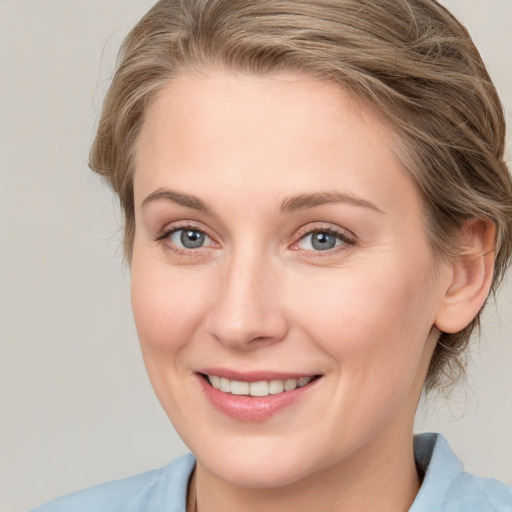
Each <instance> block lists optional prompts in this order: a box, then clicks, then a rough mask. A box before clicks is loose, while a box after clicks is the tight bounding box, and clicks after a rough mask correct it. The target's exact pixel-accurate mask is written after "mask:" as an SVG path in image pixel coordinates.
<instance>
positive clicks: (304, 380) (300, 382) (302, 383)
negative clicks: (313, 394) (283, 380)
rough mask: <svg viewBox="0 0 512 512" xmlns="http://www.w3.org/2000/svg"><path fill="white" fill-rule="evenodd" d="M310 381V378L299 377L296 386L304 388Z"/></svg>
mask: <svg viewBox="0 0 512 512" xmlns="http://www.w3.org/2000/svg"><path fill="white" fill-rule="evenodd" d="M311 380H312V377H301V378H300V379H297V386H299V388H301V387H303V386H305V385H306V384H309V383H310V382H311Z"/></svg>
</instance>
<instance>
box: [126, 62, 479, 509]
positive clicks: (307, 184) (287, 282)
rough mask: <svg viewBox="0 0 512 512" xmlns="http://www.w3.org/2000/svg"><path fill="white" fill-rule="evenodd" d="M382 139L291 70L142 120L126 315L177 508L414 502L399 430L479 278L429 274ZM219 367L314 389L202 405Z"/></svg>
mask: <svg viewBox="0 0 512 512" xmlns="http://www.w3.org/2000/svg"><path fill="white" fill-rule="evenodd" d="M391 138H392V130H391V129H390V128H389V127H388V126H387V125H386V124H385V123H384V122H383V121H382V120H381V119H380V117H379V116H378V115H377V114H376V113H374V112H372V111H371V110H370V109H368V108H366V107H363V106H361V105H360V104H359V103H358V102H357V101H355V100H354V99H353V98H352V97H351V96H350V95H348V94H347V93H345V92H344V91H342V90H340V89H339V88H338V87H336V86H334V85H332V84H328V83H323V82H319V81H316V80H314V79H312V78H310V77H308V76H304V75H298V74H293V73H286V74H280V75H276V76H269V77H253V76H240V75H235V74H232V73H229V72H225V71H221V70H217V71H211V70H210V71H209V72H207V73H206V72H205V74H203V75H194V76H181V77H179V78H177V79H176V80H174V81H173V82H172V83H170V84H169V86H168V87H167V88H166V89H165V90H164V91H163V92H162V93H161V94H160V95H159V96H158V97H157V98H156V99H155V101H154V102H153V104H152V105H151V107H150V108H149V110H148V112H147V116H146V120H145V124H144V127H143V129H142V133H141V136H140V140H139V144H138V148H137V155H136V172H135V182H134V187H135V204H136V233H135V240H134V252H133V259H132V303H133V309H134V314H135V320H136V324H137V330H138V333H139V338H140V342H141V347H142V353H143V356H144V361H145V364H146V367H147V370H148V374H149V376H150V379H151V382H152V385H153V387H154V389H155V391H156V393H157V396H158V398H159V400H160V402H161V403H162V405H163V407H164V409H165V411H166V412H167V414H168V416H169V418H170V419H171V421H172V422H173V424H174V426H175V428H176V429H177V431H178V433H179V434H180V436H181V437H182V438H183V439H184V441H185V442H186V443H187V445H188V446H189V448H190V449H191V451H192V452H193V453H194V455H195V456H196V458H197V467H196V471H195V474H194V480H193V485H192V486H191V492H190V496H189V508H192V509H193V507H194V505H193V502H194V499H195V498H196V497H197V509H198V510H199V512H219V511H222V512H235V511H236V512H244V511H247V512H249V511H251V512H260V511H261V512H285V511H286V512H289V511H290V510H293V511H294V512H306V511H311V510H314V511H315V512H333V511H340V512H342V511H343V512H345V511H347V512H348V511H350V512H363V511H366V512H368V511H377V510H378V511H379V512H386V511H389V512H397V511H406V510H408V509H409V507H410V506H411V504H412V502H413V501H414V498H415V496H416V494H417V492H418V489H419V486H420V478H419V476H418V474H417V471H416V466H415V463H414V457H413V446H412V426H413V420H414V414H415V411H416V408H417V404H418V400H419V396H420V393H421V389H422V386H423V382H424V379H425V375H426V372H427V369H428V365H429V361H430V359H431V356H432V353H433V350H434V347H435V343H436V340H437V337H438V334H439V330H438V328H439V329H444V330H448V329H457V328H461V327H460V325H462V324H463V323H464V322H466V320H467V319H469V320H470V319H471V318H470V317H471V314H473V315H474V314H475V313H476V311H478V309H477V308H478V304H477V303H478V301H479V300H480V298H479V297H480V295H478V300H476V299H475V300H474V301H473V302H471V307H470V306H468V305H467V304H466V302H467V301H466V302H464V304H466V307H465V309H464V308H462V307H460V308H459V309H457V306H456V305H457V304H460V303H462V302H463V301H462V300H457V297H461V296H462V293H463V291H464V290H465V289H466V288H467V287H466V286H465V285H466V281H469V278H470V277H471V279H472V280H473V281H474V276H475V275H476V274H478V272H472V273H470V272H464V271H462V270H460V268H461V267H460V266H458V267H457V266H455V265H454V264H452V263H450V264H449V263H442V264H440V265H439V269H438V271H437V272H433V268H434V262H435V260H434V256H433V254H432V251H431V248H430V246H429V243H428V240H427V237H426V234H425V226H424V214H423V211H422V206H421V202H420V199H419V197H418V194H417V192H416V189H415V187H414V185H413V184H412V182H411V180H410V179H409V177H408V176H407V174H406V173H405V172H404V170H403V169H402V166H401V164H400V161H399V160H398V158H397V157H396V155H395V154H394V153H393V151H392V149H391ZM475 233H476V234H475V238H474V240H475V244H476V245H478V243H480V244H482V243H483V242H482V240H483V239H484V238H485V236H484V234H485V233H486V231H485V230H482V232H481V234H482V236H480V234H479V231H478V230H475ZM322 244H323V245H322ZM488 266H489V265H488V264H486V265H484V266H483V268H484V269H485V268H487V267H488ZM456 269H459V270H456ZM482 283H483V284H481V288H482V289H483V288H485V286H486V283H488V278H487V277H486V278H485V279H483V281H482ZM454 290H455V291H454ZM482 293H483V292H482ZM484 299H485V297H483V299H482V301H483V300H484ZM454 305H455V306H454ZM480 305H481V304H480ZM473 310H474V311H473ZM462 311H463V313H464V314H462ZM459 313H460V314H459ZM464 315H465V316H464ZM469 320H468V321H469ZM457 322H458V323H457ZM205 368H208V370H207V371H206V370H204V369H205ZM216 372H217V373H219V374H222V372H227V373H228V374H229V372H234V373H233V374H235V373H236V375H242V377H240V379H243V376H244V375H249V374H250V373H251V372H253V373H254V372H271V373H272V375H274V374H277V375H279V372H283V373H290V372H292V373H293V374H297V375H303V376H310V377H314V380H313V381H312V382H311V384H308V385H307V386H309V387H307V388H304V393H302V394H301V395H300V398H298V399H297V400H295V401H293V403H290V404H288V405H286V406H283V407H282V408H279V410H276V412H275V413H273V414H271V415H268V416H265V417H264V419H261V418H257V417H255V416H254V415H253V416H250V415H249V416H240V414H239V412H238V411H237V410H234V412H233V414H227V413H226V409H223V410H220V409H219V407H218V406H216V405H215V404H214V403H213V402H212V401H211V399H210V398H209V394H208V393H205V389H206V390H208V389H209V388H208V386H210V384H208V380H207V379H208V377H206V376H205V375H204V374H205V373H206V374H208V375H210V374H213V375H214V376H215V375H216ZM269 374H270V373H269ZM233 380H234V379H233ZM247 380H250V379H249V377H248V378H247ZM269 380H270V377H269ZM213 393H214V394H215V393H217V396H220V397H221V400H222V399H223V396H224V395H222V393H221V392H220V391H214V392H213ZM262 400H263V401H264V400H266V399H262ZM226 407H227V409H229V407H231V405H228V406H226ZM228 412H229V410H228ZM250 412H251V411H249V413H250ZM237 415H238V416H237Z"/></svg>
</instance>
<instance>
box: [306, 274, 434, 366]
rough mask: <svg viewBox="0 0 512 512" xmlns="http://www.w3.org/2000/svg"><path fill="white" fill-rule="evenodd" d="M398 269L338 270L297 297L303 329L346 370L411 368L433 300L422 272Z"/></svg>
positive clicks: (430, 322)
mask: <svg viewBox="0 0 512 512" xmlns="http://www.w3.org/2000/svg"><path fill="white" fill-rule="evenodd" d="M399 267H400V271H397V272H393V271H392V270H389V267H388V268H387V270H386V272H382V271H380V270H379V268H376V266H375V265H374V266H373V267H369V268H370V270H365V271H357V270H356V269H348V270H346V271H345V270H340V271H339V272H337V275H336V276H326V277H325V280H324V282H323V283H322V282H318V281H317V282H316V284H315V286H314V287H312V286H311V287H309V289H310V290H311V292H310V293H308V294H304V295H302V296H301V300H302V303H301V305H300V310H301V314H300V318H301V322H302V323H303V325H304V326H305V327H304V328H305V329H308V331H309V335H310V337H311V338H312V339H316V340H317V342H318V343H321V344H322V347H323V349H324V350H325V351H326V352H327V353H329V354H330V355H331V357H332V358H333V359H335V360H336V362H337V363H338V364H339V366H340V367H343V368H345V367H346V370H347V371H349V372H354V373H355V372H361V371H363V370H365V369H367V370H369V369H370V368H371V369H372V373H373V374H375V375H378V374H380V373H381V370H382V371H388V372H389V371H390V369H392V368H397V367H399V366H400V365H402V366H403V367H404V368H402V370H400V371H407V369H408V368H411V371H412V369H415V367H416V366H415V360H417V359H418V358H419V357H420V356H421V353H422V350H423V346H424V343H425V341H426V339H427V337H428V334H429V332H430V329H431V327H432V325H433V318H434V314H433V312H434V301H433V300H432V298H431V296H432V293H431V291H430V290H429V288H430V287H429V284H428V282H427V281H428V280H427V279H425V278H424V277H423V276H424V275H428V273H425V272H423V273H421V272H417V271H412V270H411V271H405V272H404V271H403V268H404V267H401V266H399ZM397 369H398V368H397ZM369 374H370V372H368V375H369ZM368 375H367V376H368Z"/></svg>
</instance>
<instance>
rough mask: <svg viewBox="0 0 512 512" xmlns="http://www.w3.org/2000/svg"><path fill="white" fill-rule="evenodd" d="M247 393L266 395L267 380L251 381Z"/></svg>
mask: <svg viewBox="0 0 512 512" xmlns="http://www.w3.org/2000/svg"><path fill="white" fill-rule="evenodd" d="M249 394H250V395H251V396H268V382H267V381H266V380H262V381H261V382H251V384H250V386H249Z"/></svg>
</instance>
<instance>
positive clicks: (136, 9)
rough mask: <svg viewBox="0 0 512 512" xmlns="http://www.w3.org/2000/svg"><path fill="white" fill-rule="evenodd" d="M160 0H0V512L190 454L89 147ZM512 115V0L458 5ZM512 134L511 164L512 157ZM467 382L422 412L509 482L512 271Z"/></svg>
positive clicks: (465, 452)
mask: <svg viewBox="0 0 512 512" xmlns="http://www.w3.org/2000/svg"><path fill="white" fill-rule="evenodd" d="M152 3H153V2H152V1H149V0H87V1H79V0H75V1H73V0H0V172H1V175H0V198H1V200H0V223H1V234H2V235H1V236H2V243H1V251H0V261H1V273H0V322H1V338H0V344H1V354H0V406H1V408H0V436H1V437H0V512H21V511H23V510H27V509H28V508H30V507H32V506H35V505H37V504H39V503H41V502H43V501H46V500H48V499H50V498H52V497H55V496H57V495H61V494H63V493H66V492H69V491H72V490H75V489H78V488H83V487H86V486H89V485H92V484H95V483H99V482H102V481H105V480H109V479H114V478H120V477H124V476H128V475H131V474H134V473H137V472H141V471H144V470H147V469H150V468H153V467H156V466H160V465H163V464H165V463H167V462H168V461H170V460H171V459H172V458H174V457H175V456H176V455H178V454H180V453H183V452H184V451H185V450H186V448H185V447H184V446H183V444H182V443H181V441H180V440H179V439H178V438H177V436H176V434H175V433H174V432H173V430H172V427H171V426H170V424H169V422H168V420H167V418H166V416H165V414H164V413H163V412H162V410H161V409H160V406H159V404H158V403H157V400H156V398H155V397H154V396H153V392H152V390H151V388H150V385H149V382H148V380H147V378H146V375H145V371H144V368H143V364H142V360H141V357H140V354H139V348H138V343H137V339H136V334H135V329H134V325H133V321H132V318H131V311H130V301H129V283H128V282H129V273H128V271H127V269H123V267H122V264H121V250H120V248H119V241H120V238H121V237H120V234H119V231H118V227H119V224H120V222H119V219H120V216H119V213H118V210H117V205H116V201H115V199H114V198H113V197H112V196H111V194H110V193H109V191H108V190H107V189H106V187H104V186H103V185H102V184H101V183H100V182H99V180H98V179H97V178H96V177H95V176H93V175H92V173H91V172H90V171H88V169H87V165H86V162H87V153H88V149H89V145H90V143H91V140H92V137H93V133H94V127H95V123H96V121H97V119H98V116H99V111H100V106H101V100H102V98H103V95H104V92H105V89H106V86H107V84H108V80H109V77H110V76H111V73H112V71H113V69H114V60H115V54H116V52H117V48H118V46H119V43H120V41H121V40H122V38H123V36H124V35H125V34H126V32H127V31H128V29H129V28H130V27H131V26H132V24H133V23H134V22H135V21H136V20H137V19H138V18H139V17H140V16H141V15H142V14H143V13H144V12H145V11H146V9H147V8H148V7H149V6H150V5H152ZM444 3H445V4H446V5H448V6H450V7H452V9H453V11H454V12H455V13H456V14H458V15H459V17H460V18H461V19H462V20H463V21H464V23H465V24H466V25H467V26H468V27H469V29H470V31H471V33H472V34H473V36H474V39H475V41H476V43H477V45H478V47H479V48H480V50H481V52H482V54H483V56H484V60H485V61H486V62H487V64H488V68H489V70H490V73H491V75H492V77H493V78H494V80H495V83H496V85H497V87H498V90H499V92H500V94H501V96H502V98H503V101H504V103H505V106H506V110H507V118H508V121H509V123H510V121H511V117H512V116H511V111H512V69H511V68H512V64H511V57H510V55H511V52H512V30H511V27H512V0H487V1H484V0H446V1H445V2H444ZM510 155H511V152H510V137H509V159H510ZM498 300H499V304H500V307H499V309H498V310H496V308H493V306H492V305H491V307H490V308H489V313H488V314H487V316H486V321H485V322H484V330H483V333H484V336H483V337H482V339H481V340H480V341H479V342H476V343H475V346H474V350H473V352H472V354H473V363H472V364H471V367H470V374H469V382H468V383H467V384H465V385H464V386H462V387H459V388H458V390H457V391H456V392H455V394H454V396H453V397H452V398H451V399H450V400H449V401H445V400H443V399H442V398H439V399H435V398H430V399H429V400H428V403H427V404H426V405H424V406H422V408H421V410H420V412H419V415H418V422H417V430H418V431H422V430H439V431H442V432H443V433H444V434H445V435H446V436H447V437H448V439H449V441H450V442H451V444H452V446H453V447H454V449H455V450H456V452H457V453H458V454H459V455H460V457H461V458H462V460H463V461H464V463H465V466H466V468H467V469H468V470H470V471H472V472H475V473H478V474H481V475H484V476H491V475H492V476H496V477H498V478H500V479H501V480H503V481H505V482H507V483H508V484H509V485H512V465H511V463H510V459H511V455H512V435H511V433H512V432H511V428H512V427H511V425H512V399H511V392H512V373H511V368H512V342H511V335H512V278H511V276H510V273H509V276H508V278H507V283H506V287H505V288H504V290H503V291H502V293H501V294H500V296H499V298H498Z"/></svg>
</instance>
